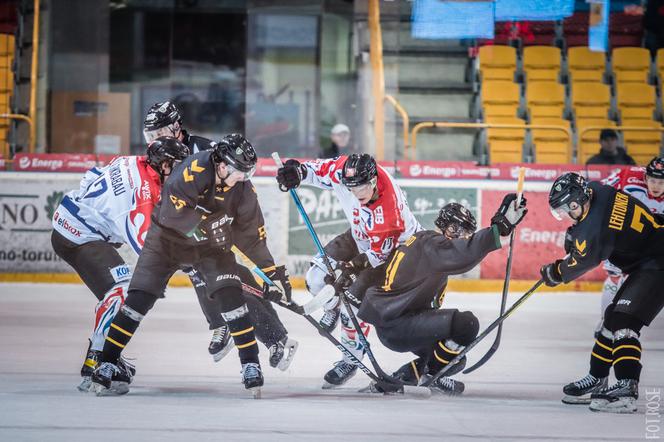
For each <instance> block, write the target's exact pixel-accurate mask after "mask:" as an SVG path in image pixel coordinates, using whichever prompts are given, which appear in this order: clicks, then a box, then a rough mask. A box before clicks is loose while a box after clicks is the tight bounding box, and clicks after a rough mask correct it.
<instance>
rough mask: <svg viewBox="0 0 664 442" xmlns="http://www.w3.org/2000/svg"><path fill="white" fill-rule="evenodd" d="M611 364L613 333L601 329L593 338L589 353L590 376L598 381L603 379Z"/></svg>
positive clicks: (607, 373)
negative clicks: (593, 341) (593, 342)
mask: <svg viewBox="0 0 664 442" xmlns="http://www.w3.org/2000/svg"><path fill="white" fill-rule="evenodd" d="M612 363H613V333H611V331H609V330H608V329H607V328H605V327H602V329H601V330H600V332H599V333H597V336H596V338H595V345H593V349H592V351H591V352H590V374H591V375H593V376H595V377H596V378H598V379H601V378H605V377H607V376H608V375H609V371H611V364H612Z"/></svg>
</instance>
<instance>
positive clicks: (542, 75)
mask: <svg viewBox="0 0 664 442" xmlns="http://www.w3.org/2000/svg"><path fill="white" fill-rule="evenodd" d="M523 70H524V71H525V73H526V80H527V81H528V82H529V83H530V82H531V81H558V73H559V72H560V49H558V48H557V47H555V46H528V47H526V48H525V49H524V50H523Z"/></svg>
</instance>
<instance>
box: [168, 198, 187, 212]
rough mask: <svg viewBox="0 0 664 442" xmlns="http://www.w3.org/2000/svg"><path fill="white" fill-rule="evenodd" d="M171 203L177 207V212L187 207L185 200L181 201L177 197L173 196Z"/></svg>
mask: <svg viewBox="0 0 664 442" xmlns="http://www.w3.org/2000/svg"><path fill="white" fill-rule="evenodd" d="M171 202H172V203H173V205H174V206H175V210H180V209H182V208H183V207H184V206H186V205H187V203H186V202H185V201H184V200H181V199H180V198H178V197H176V196H175V195H171Z"/></svg>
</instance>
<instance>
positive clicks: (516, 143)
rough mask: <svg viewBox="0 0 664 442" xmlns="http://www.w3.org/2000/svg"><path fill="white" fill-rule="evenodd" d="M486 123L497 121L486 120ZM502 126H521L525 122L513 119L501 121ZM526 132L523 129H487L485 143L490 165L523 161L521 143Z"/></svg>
mask: <svg viewBox="0 0 664 442" xmlns="http://www.w3.org/2000/svg"><path fill="white" fill-rule="evenodd" d="M487 122H488V123H497V122H498V121H495V120H492V119H491V118H489V119H488V121H487ZM501 123H502V124H523V125H524V126H525V121H523V120H520V119H518V118H514V119H513V120H512V121H509V120H506V119H503V120H502V121H501ZM525 137H526V132H525V127H524V129H501V128H498V129H497V128H489V129H487V141H488V146H489V158H490V160H491V162H492V163H514V162H521V161H522V160H523V141H524V140H525Z"/></svg>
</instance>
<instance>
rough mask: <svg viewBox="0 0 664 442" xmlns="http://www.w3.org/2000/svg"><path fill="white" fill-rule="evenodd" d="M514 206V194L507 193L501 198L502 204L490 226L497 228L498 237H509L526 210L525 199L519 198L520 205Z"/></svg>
mask: <svg viewBox="0 0 664 442" xmlns="http://www.w3.org/2000/svg"><path fill="white" fill-rule="evenodd" d="M515 206H516V193H508V194H507V195H505V198H503V202H502V204H501V205H500V207H499V208H498V211H497V212H496V214H495V215H493V218H491V224H492V225H495V226H496V227H497V228H498V233H500V236H509V235H510V233H512V230H514V228H515V227H516V226H517V224H519V223H520V222H521V220H522V219H523V217H524V216H526V213H528V209H526V199H525V198H523V197H522V198H521V204H520V205H519V207H518V208H517V207H515Z"/></svg>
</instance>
